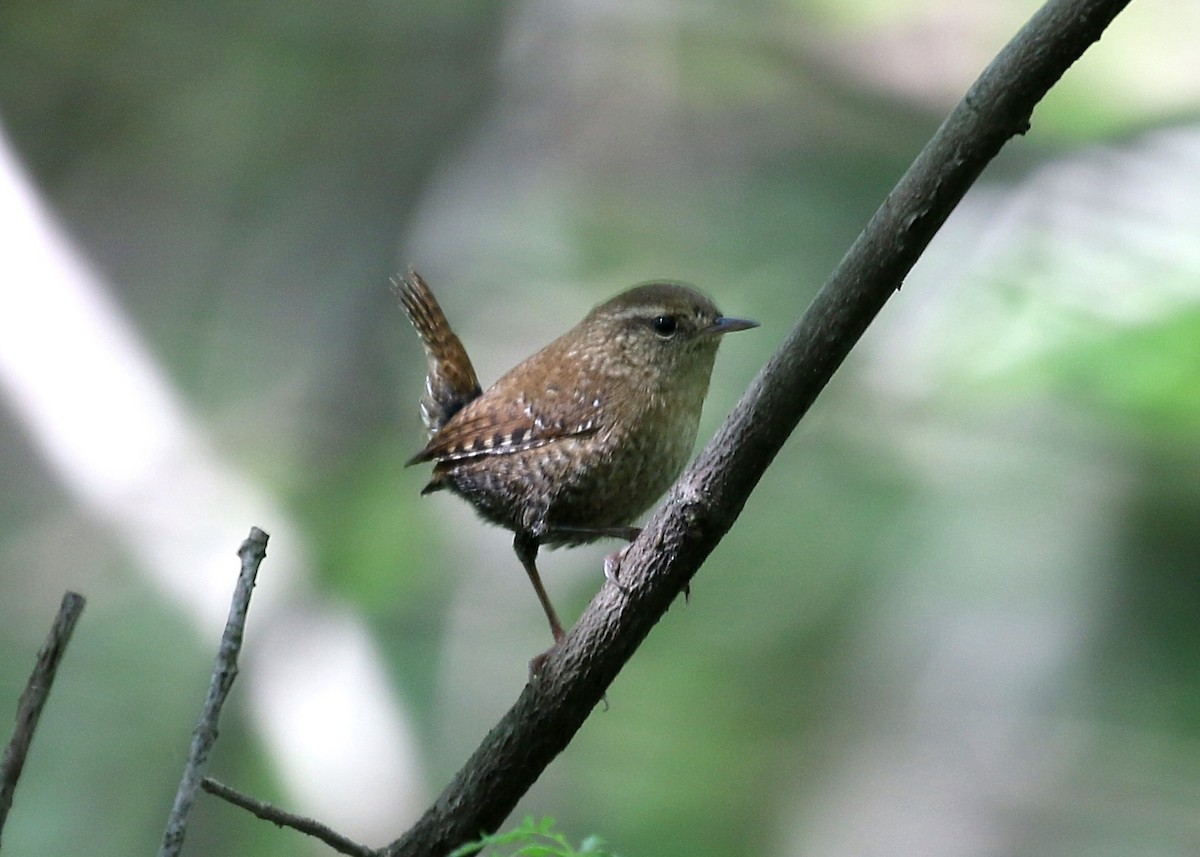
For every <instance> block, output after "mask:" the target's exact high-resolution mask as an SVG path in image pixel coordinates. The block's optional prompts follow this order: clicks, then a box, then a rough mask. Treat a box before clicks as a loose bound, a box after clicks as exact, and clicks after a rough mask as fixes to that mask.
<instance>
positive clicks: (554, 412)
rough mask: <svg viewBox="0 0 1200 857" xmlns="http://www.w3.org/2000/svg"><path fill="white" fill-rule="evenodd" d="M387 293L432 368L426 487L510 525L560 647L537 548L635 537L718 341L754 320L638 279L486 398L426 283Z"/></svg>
mask: <svg viewBox="0 0 1200 857" xmlns="http://www.w3.org/2000/svg"><path fill="white" fill-rule="evenodd" d="M395 290H396V293H397V295H398V296H399V298H400V302H401V303H402V304H403V306H404V309H405V311H406V312H407V313H408V317H409V319H410V320H411V321H412V323H413V327H415V328H416V329H417V333H418V334H420V336H421V342H422V344H423V345H424V347H425V354H426V357H427V359H428V363H429V367H428V377H427V378H426V381H425V393H424V395H423V396H422V397H421V416H422V418H423V420H424V422H425V427H426V429H428V431H429V443H428V444H427V445H426V446H425V448H424V449H423V450H421V451H420V452H418V453H417V454H416V455H415V456H413V458H412V459H411V460H410V461H409V462H408V463H409V464H416V463H417V462H421V461H432V462H433V478H432V479H431V480H430V482H429V484H428V485H426V486H425V488H424V489H423V490H422V491H421V493H422V494H428V493H430V492H431V491H438V490H441V489H443V488H448V489H450V490H451V491H453V492H454V493H455V494H458V495H459V496H461V497H463V498H465V499H466V500H467V501H468V502H469V503H471V505H472V506H474V507H475V509H476V511H478V512H479V514H480V515H482V516H483V517H484V518H485V519H486V520H488V521H491V522H492V523H494V524H499V525H500V526H502V527H504V528H506V529H509V530H512V531H513V533H515V538H514V539H513V549H514V550H515V551H516V553H517V558H518V559H520V560H521V564H522V565H523V566H524V567H525V571H526V572H527V573H528V574H529V579H530V581H531V582H532V583H533V588H534V590H535V591H536V592H537V596H538V600H539V601H541V604H542V609H543V610H544V611H545V612H546V618H547V619H549V620H550V630H551V632H552V633H553V634H554V639H555V642H558V641H559V640H561V639H562V637H563V629H562V625H561V624H560V623H559V621H558V617H557V616H556V615H555V613H554V608H553V607H551V605H550V599H549V598H548V597H547V595H546V590H545V588H544V587H543V586H542V581H541V579H540V578H539V577H538V571H537V566H536V565H535V560H536V558H537V553H538V548H539V547H540V546H541V545H547V546H550V547H556V546H558V545H577V544H583V543H585V542H590V541H594V540H596V539H599V538H602V537H606V536H607V537H615V538H625V539H630V540H632V539H633V538H635V537H636V536H637V534H638V532H639V531H638V530H637V528H635V527H632V526H630V525H631V524H632V523H633V521H634V520H635V519H636V518H637V517H638V516H639V515H640V514H642V512H644V511H646V509H648V508H649V507H650V505H651V504H652V503H653V502H654V501H655V500H656V499H658V497H659V495H661V494H662V493H663V492H664V491H665V490H666V489H667V488H668V487H669V486H670V485H671V483H672V482H673V481H674V480H675V478H676V477H677V476H678V475H679V473H680V472H681V471H682V470H683V466H684V465H685V464H686V463H687V461H688V458H689V456H690V455H691V452H692V446H693V444H694V443H695V441H696V426H697V424H698V422H699V420H700V408H701V406H702V405H703V403H704V396H705V394H706V393H707V392H708V381H709V376H710V375H711V374H712V368H713V362H714V360H715V359H716V356H717V346H718V344H720V341H721V335H722V334H725V333H730V332H732V331H735V330H746V329H747V328H751V327H757V323H756V322H753V321H745V320H743V319H738V318H727V317H725V316H723V315H721V313H720V312H719V311H718V310H717V308H716V306H714V305H713V303H712V301H710V300H709V299H708V298H706V297H705V296H704V295H702V294H700V292H698V291H696V290H695V289H693V288H691V287H690V286H686V285H683V284H681V283H669V282H654V283H646V284H644V285H640V286H634V287H633V288H632V289H629V290H628V291H626V292H622V293H621V294H619V295H617V296H616V297H614V298H612V299H611V300H608V301H606V302H604V303H602V304H600V305H599V306H597V307H596V308H595V309H593V310H592V311H591V312H590V313H588V314H587V316H586V317H585V318H584V319H583V321H581V322H580V323H579V324H577V325H576V326H575V327H573V328H572V329H571V330H569V331H567V332H566V333H565V334H563V335H562V336H560V337H559V338H558V339H556V340H554V341H553V342H551V343H550V344H549V345H547V346H546V347H545V348H543V349H542V350H541V351H539V352H537V353H536V354H534V355H533V356H532V357H530V358H528V359H527V360H525V361H523V362H521V363H519V364H518V365H517V366H516V367H515V368H513V369H512V370H510V371H509V372H508V373H507V374H506V375H504V376H503V377H502V378H501V379H500V380H499V381H497V382H496V383H495V384H494V385H492V386H491V387H490V388H488V390H487V391H486V392H481V391H480V387H479V381H478V380H477V379H476V376H475V370H474V368H472V366H471V361H470V359H469V358H468V357H467V352H466V350H465V349H464V348H463V346H462V343H461V342H460V341H459V339H458V337H457V336H455V335H454V332H453V331H452V330H451V329H450V325H449V323H448V322H447V321H446V316H445V315H444V314H443V313H442V310H441V307H439V306H438V302H437V301H436V300H435V299H434V297H433V294H432V293H431V292H430V291H429V287H428V286H427V285H426V284H425V281H424V280H422V279H421V277H420V276H419V275H418V274H417V273H416V272H410V273H409V275H408V276H407V277H404V278H402V279H400V280H398V281H397V282H396V283H395Z"/></svg>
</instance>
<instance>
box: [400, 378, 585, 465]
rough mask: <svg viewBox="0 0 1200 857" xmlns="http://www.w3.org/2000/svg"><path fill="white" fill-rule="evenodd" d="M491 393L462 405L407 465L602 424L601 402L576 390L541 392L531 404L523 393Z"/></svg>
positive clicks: (515, 446) (498, 450)
mask: <svg viewBox="0 0 1200 857" xmlns="http://www.w3.org/2000/svg"><path fill="white" fill-rule="evenodd" d="M491 392H492V391H491V390H489V391H488V392H487V393H484V394H483V395H482V396H480V397H479V398H477V399H475V400H474V401H472V402H469V403H468V404H467V405H466V406H464V407H463V408H462V410H460V411H459V412H458V413H456V414H455V415H454V417H453V418H452V419H451V420H450V422H448V423H446V425H445V426H443V428H442V430H441V431H439V432H438V433H437V434H435V435H434V436H433V438H432V439H431V440H430V441H429V445H428V446H426V447H425V448H424V449H423V450H421V451H420V452H419V453H417V454H416V455H415V456H413V457H412V459H411V460H410V461H409V462H408V463H409V464H416V463H417V462H421V461H458V460H461V459H464V458H474V457H477V456H482V455H504V454H509V453H513V452H520V451H522V450H526V449H533V448H534V447H538V446H545V445H546V444H548V443H553V442H554V441H557V440H561V439H563V438H568V437H582V436H585V435H589V434H594V433H595V432H598V431H600V430H602V429H603V428H604V425H605V420H604V409H603V402H602V400H601V398H600V397H599V396H597V395H591V394H586V393H580V392H578V391H576V392H575V393H574V394H572V395H570V396H563V397H560V396H558V395H556V394H555V393H552V392H551V391H545V392H543V393H542V394H541V395H539V396H538V402H537V403H536V404H534V403H533V402H531V401H530V400H529V399H530V398H531V397H528V396H524V395H517V396H516V397H513V398H507V397H500V396H492V395H489V394H490V393H491Z"/></svg>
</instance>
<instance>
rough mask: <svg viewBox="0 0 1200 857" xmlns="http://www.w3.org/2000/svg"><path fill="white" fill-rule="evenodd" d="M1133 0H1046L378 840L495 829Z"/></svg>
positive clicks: (415, 851)
mask: <svg viewBox="0 0 1200 857" xmlns="http://www.w3.org/2000/svg"><path fill="white" fill-rule="evenodd" d="M1127 3H1128V0H1050V2H1048V3H1047V4H1046V5H1045V6H1043V7H1042V8H1041V9H1040V10H1039V11H1038V12H1037V13H1036V14H1035V15H1034V16H1033V18H1032V19H1031V20H1030V21H1029V22H1028V23H1027V24H1026V25H1025V26H1024V27H1023V28H1022V29H1021V31H1020V32H1019V33H1018V34H1017V35H1016V36H1015V37H1014V38H1013V40H1012V41H1011V42H1009V44H1008V45H1007V46H1006V47H1005V48H1004V49H1003V50H1002V51H1001V52H1000V54H999V55H998V56H997V57H996V59H995V60H993V62H992V63H991V64H990V65H989V66H988V68H987V69H986V70H985V71H984V72H983V74H982V75H981V76H980V78H979V79H978V80H977V81H976V82H975V83H974V85H972V87H971V88H970V90H969V91H968V92H967V94H966V96H965V97H964V98H963V100H962V101H961V102H960V103H959V104H958V106H957V107H956V108H955V109H954V110H953V112H952V113H951V114H950V115H949V117H947V119H946V120H945V122H943V123H942V125H941V127H940V128H939V129H938V131H937V133H936V134H935V135H934V137H933V139H932V140H930V142H929V143H928V144H927V145H926V146H925V148H924V149H923V150H922V151H921V153H920V155H918V157H917V159H916V161H915V162H914V163H913V165H912V166H911V167H910V168H909V170H908V172H906V173H905V175H904V176H903V178H901V180H900V182H899V184H897V185H896V187H895V189H894V190H893V191H892V192H891V194H889V196H888V198H887V199H886V200H884V203H883V205H882V206H880V208H879V210H878V211H877V212H876V213H875V215H874V216H873V217H872V218H871V220H870V222H869V223H868V224H867V227H866V228H865V229H864V230H863V232H862V234H861V235H860V236H859V237H858V239H857V240H856V241H855V242H854V244H853V246H852V247H851V248H850V250H849V252H847V254H846V255H845V257H844V258H843V259H842V261H841V263H840V264H839V265H838V267H837V268H836V270H835V271H834V272H833V274H832V276H831V277H830V279H829V281H828V282H827V283H826V284H825V286H824V287H823V288H822V290H821V292H820V293H819V294H818V295H817V297H816V298H815V299H814V300H813V303H812V305H811V306H810V307H809V308H808V311H807V312H806V313H805V314H804V317H803V318H801V320H800V322H799V324H797V326H796V327H795V329H794V330H793V331H792V332H791V333H790V334H789V335H788V337H787V339H786V340H785V341H784V342H783V344H782V346H781V347H780V348H779V350H778V351H777V352H776V354H775V355H774V357H772V358H771V360H770V361H769V362H768V364H767V365H766V366H765V367H764V368H763V370H762V372H761V373H760V374H759V376H758V377H757V378H756V379H755V381H754V382H753V384H752V385H751V386H750V388H749V390H748V391H747V392H746V394H745V395H744V396H743V397H742V400H741V402H740V403H739V404H738V406H737V408H736V409H735V410H734V412H733V413H732V414H730V416H729V417H728V418H727V419H726V420H725V422H724V424H723V425H722V426H721V428H720V429H719V430H718V432H717V434H716V436H715V437H714V438H713V440H712V441H711V442H710V443H709V444H708V446H707V447H706V448H705V450H704V451H703V452H702V453H701V454H700V456H699V458H698V459H697V460H696V461H695V463H694V464H693V465H692V466H691V467H690V468H689V469H688V470H687V471H686V472H685V473H684V474H683V476H682V477H680V479H679V481H678V482H677V483H676V484H675V486H674V487H673V488H672V489H671V491H670V492H669V494H668V497H667V500H666V502H665V503H664V505H663V506H662V507H660V508H659V510H658V511H657V512H656V513H655V514H654V516H653V517H652V518H651V519H650V521H649V522H648V523H647V525H646V527H645V529H644V530H643V532H642V534H641V536H640V537H639V538H638V539H637V540H636V541H635V542H634V543H633V544H632V545H631V546H630V549H629V551H628V553H627V554H626V555H625V558H624V561H623V562H622V565H621V582H622V590H624V591H622V590H618V589H617V588H616V587H615V586H611V585H609V586H605V587H604V588H603V589H601V591H600V593H599V594H598V595H597V596H596V597H595V598H594V599H593V600H592V603H591V604H590V605H589V607H588V609H587V611H586V612H585V613H584V615H583V616H582V618H581V619H580V620H579V622H578V624H577V625H576V626H575V628H574V629H573V630H572V631H571V632H570V633H569V634H568V635H567V637H566V639H565V640H564V641H563V644H562V645H561V646H559V647H557V648H556V649H555V650H554V651H553V652H552V653H551V654H550V655H549V657H547V658H546V660H545V663H544V665H543V667H542V672H541V674H540V676H539V678H538V680H537V681H536V682H532V683H530V684H529V685H527V686H526V687H525V690H524V692H523V693H522V694H521V696H520V698H519V699H518V700H517V702H516V704H515V705H514V706H513V707H512V709H510V710H509V711H508V713H507V714H506V715H505V716H504V717H503V718H502V719H501V721H500V722H499V723H498V724H497V725H496V726H495V728H493V729H492V731H491V732H490V733H489V734H488V735H487V737H486V738H485V739H484V741H483V743H482V744H481V745H480V747H479V748H478V749H477V750H476V751H475V753H474V754H473V755H472V756H471V758H470V759H469V760H468V761H467V763H466V765H464V767H463V768H462V770H461V771H459V773H458V774H457V775H456V776H455V777H454V779H453V780H452V781H451V783H450V785H449V786H448V787H447V788H446V790H445V791H444V792H443V793H442V795H441V796H440V797H439V798H438V799H437V801H436V802H435V803H434V804H433V806H432V807H430V808H429V810H427V811H426V813H425V814H424V816H422V818H421V819H420V820H419V821H418V822H417V823H416V825H414V826H413V828H412V829H411V830H409V831H408V833H406V834H405V835H404V836H403V837H401V838H400V839H398V840H397V841H396V842H393V843H392V844H391V845H388V846H387V847H386V848H384V849H382V850H381V852H380V853H381V854H382V855H386V857H442V856H443V855H445V854H447V853H449V852H450V851H451V850H453V849H454V848H455V847H457V846H459V845H461V844H463V843H465V842H470V841H473V840H475V839H476V838H478V837H479V835H480V834H481V833H488V832H492V831H494V830H496V829H497V828H498V827H499V826H500V824H502V823H503V821H504V819H505V818H506V817H507V816H508V814H509V813H510V812H511V811H512V809H513V807H514V806H515V805H516V803H517V801H518V800H519V799H520V797H521V796H522V795H524V794H525V792H526V791H527V790H528V789H529V787H530V786H531V785H532V784H533V783H534V781H535V780H536V779H537V778H538V776H539V775H540V774H541V772H542V771H543V770H544V769H545V767H546V766H547V765H548V764H549V763H550V762H551V761H552V760H553V759H554V757H555V756H557V755H558V754H559V753H560V752H561V751H562V750H563V749H564V748H565V747H566V746H567V744H568V743H569V742H570V740H571V739H572V737H573V736H574V735H575V732H576V731H577V730H578V729H579V727H580V726H581V725H582V724H583V722H584V720H585V719H586V718H587V716H588V714H589V713H590V712H591V711H592V710H593V709H594V708H595V706H596V705H597V704H598V703H599V702H600V700H601V699H602V698H603V695H604V691H605V689H606V688H607V687H608V686H609V684H610V683H611V682H612V680H613V679H614V678H615V677H616V675H617V673H618V672H619V671H620V669H621V667H622V666H623V665H624V664H625V662H626V661H627V660H628V659H629V658H630V656H631V655H632V654H633V652H634V651H635V650H636V649H637V647H638V646H639V645H640V644H641V642H642V640H643V639H644V638H645V637H646V635H647V634H648V633H649V631H650V629H651V627H653V625H654V624H655V623H656V622H657V621H658V620H659V618H660V617H661V616H662V615H663V613H665V612H666V610H667V608H668V607H669V606H670V604H671V602H672V601H673V600H674V599H675V598H676V597H677V596H678V595H679V594H680V592H682V591H683V590H684V588H685V587H686V586H687V584H688V582H689V581H690V580H691V578H692V575H694V574H695V573H696V570H697V569H698V568H699V567H700V564H701V563H702V562H703V561H704V559H705V558H706V557H707V556H708V554H709V553H711V552H712V550H713V548H714V547H716V545H717V543H718V542H719V541H720V540H721V538H722V537H723V536H724V534H725V533H726V532H727V531H728V530H729V528H730V526H731V525H732V524H733V522H734V521H735V520H736V519H737V516H738V514H739V513H740V512H741V510H742V507H743V506H744V505H745V503H746V500H747V498H748V497H749V496H750V492H751V491H752V490H753V489H754V487H755V485H757V484H758V481H759V479H760V478H761V477H762V475H763V473H764V472H765V471H766V469H767V467H768V466H769V465H770V463H771V461H772V460H773V459H774V457H775V455H776V454H777V453H778V452H779V449H780V448H781V447H782V446H783V443H784V441H786V440H787V438H788V436H789V435H790V434H791V432H792V431H793V429H794V428H795V427H796V424H797V423H798V422H799V421H800V418H801V417H802V416H803V415H804V413H805V412H806V411H807V410H808V408H809V406H810V405H811V404H812V402H813V401H814V400H815V399H816V397H817V395H818V394H819V393H820V391H821V390H822V389H823V388H824V386H825V384H826V382H827V381H828V380H829V378H830V376H832V374H833V372H834V371H835V370H836V369H837V368H838V366H840V365H841V363H842V361H843V360H844V359H845V357H846V355H847V354H848V353H849V351H850V349H851V348H852V347H853V346H854V344H855V343H856V342H857V341H858V339H859V337H860V336H862V333H863V331H865V330H866V328H867V326H868V325H869V324H870V323H871V321H872V320H873V319H874V318H875V316H876V314H877V313H878V312H879V310H880V309H881V308H882V307H883V305H884V303H885V302H886V301H887V299H888V298H889V297H891V295H892V294H893V293H894V292H895V291H896V290H898V289H899V288H900V285H901V283H902V282H903V280H904V277H905V276H906V275H907V274H908V272H909V270H910V269H911V268H912V266H913V264H914V263H915V262H916V260H917V258H918V257H919V256H920V255H921V253H922V252H924V250H925V248H926V246H927V245H928V244H929V242H930V240H931V239H932V238H933V235H934V234H935V233H936V232H937V230H938V229H939V228H940V227H941V225H942V223H944V222H945V220H946V218H947V217H948V216H949V215H950V212H951V211H952V210H953V209H954V207H955V206H956V205H957V204H958V202H959V201H960V200H961V199H962V197H963V196H964V194H966V192H967V189H968V188H969V187H970V186H971V184H972V183H973V182H974V181H975V179H976V178H977V177H978V176H979V174H980V173H981V172H982V171H983V169H984V167H985V166H987V164H988V163H989V162H990V161H991V159H992V158H993V157H995V155H996V153H997V152H999V150H1000V148H1001V147H1002V146H1003V145H1004V144H1005V143H1006V142H1007V141H1008V140H1009V139H1011V138H1012V137H1013V136H1015V135H1018V134H1023V133H1024V132H1025V131H1026V130H1028V128H1029V123H1030V117H1031V115H1032V113H1033V109H1034V107H1035V106H1036V105H1037V103H1038V101H1040V100H1041V98H1042V97H1043V96H1044V95H1045V94H1046V92H1047V91H1048V90H1049V89H1050V87H1051V86H1053V85H1054V84H1055V83H1056V82H1057V81H1058V79H1059V78H1060V77H1061V76H1062V74H1063V73H1064V72H1065V71H1066V70H1067V68H1068V67H1069V66H1070V65H1071V64H1072V63H1073V62H1074V61H1075V60H1076V59H1078V58H1079V57H1080V56H1081V55H1082V54H1083V52H1084V51H1085V50H1086V49H1087V48H1088V46H1089V45H1091V44H1092V43H1093V42H1095V41H1096V40H1097V39H1099V38H1100V35H1101V33H1102V32H1103V31H1104V28H1105V27H1107V26H1108V24H1109V23H1110V22H1111V21H1112V19H1113V18H1114V17H1116V15H1117V14H1118V13H1119V12H1120V11H1121V10H1122V9H1123V8H1124V7H1125V6H1126V5H1127Z"/></svg>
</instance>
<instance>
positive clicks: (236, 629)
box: [158, 527, 268, 857]
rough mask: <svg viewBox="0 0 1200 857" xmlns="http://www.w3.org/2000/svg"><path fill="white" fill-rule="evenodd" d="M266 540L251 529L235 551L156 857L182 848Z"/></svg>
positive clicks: (170, 855)
mask: <svg viewBox="0 0 1200 857" xmlns="http://www.w3.org/2000/svg"><path fill="white" fill-rule="evenodd" d="M267 538H268V537H267V534H266V533H264V532H263V531H262V530H260V529H259V528H258V527H251V528H250V535H249V536H247V538H246V540H245V541H244V542H242V546H241V547H240V548H239V549H238V556H239V557H241V560H242V571H241V574H239V575H238V581H237V586H236V587H235V588H234V592H233V601H232V603H231V604H230V605H229V619H228V620H227V621H226V623H225V633H224V634H223V635H222V637H221V647H220V649H219V650H218V652H217V659H216V664H215V665H214V667H213V676H212V681H211V682H210V683H209V686H208V694H207V696H206V697H205V699H204V709H203V711H202V712H201V714H200V721H199V722H198V723H197V724H196V730H195V731H194V732H193V733H192V747H191V751H190V752H189V753H188V760H187V764H186V765H185V766H184V769H183V778H182V779H181V780H180V781H179V789H178V791H176V793H175V804H174V806H172V807H171V815H170V816H169V817H168V818H167V827H166V831H165V832H164V833H163V841H162V846H161V847H160V848H159V850H158V855H159V857H175V855H178V854H179V851H180V849H181V848H183V837H184V835H185V834H186V833H187V821H188V814H189V812H191V808H192V803H193V802H194V801H195V799H196V791H197V790H198V789H199V788H200V780H201V779H202V778H203V776H204V768H205V765H207V763H208V755H209V753H210V752H211V751H212V746H213V744H214V743H215V742H216V740H217V720H218V719H219V718H220V716H221V706H222V705H224V703H225V697H226V696H228V695H229V689H230V688H231V687H233V680H234V679H235V678H236V677H237V670H238V668H237V659H238V653H239V652H240V651H241V648H242V635H243V633H244V631H245V627H246V613H247V611H248V610H249V609H250V595H251V594H252V592H253V590H254V579H255V577H256V576H257V575H258V567H259V565H260V564H261V563H262V561H263V557H265V556H266V555H267Z"/></svg>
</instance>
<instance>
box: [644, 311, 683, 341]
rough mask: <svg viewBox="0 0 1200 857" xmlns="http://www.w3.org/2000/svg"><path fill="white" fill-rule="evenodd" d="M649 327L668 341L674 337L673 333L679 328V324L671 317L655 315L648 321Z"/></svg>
mask: <svg viewBox="0 0 1200 857" xmlns="http://www.w3.org/2000/svg"><path fill="white" fill-rule="evenodd" d="M650 326H651V327H652V328H654V332H655V333H657V334H658V335H659V336H661V337H662V338H663V339H670V338H671V337H672V336H674V335H675V331H676V329H677V328H678V327H679V322H678V321H676V319H675V316H673V315H656V316H655V317H654V318H653V319H652V320H651V321H650Z"/></svg>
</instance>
